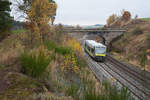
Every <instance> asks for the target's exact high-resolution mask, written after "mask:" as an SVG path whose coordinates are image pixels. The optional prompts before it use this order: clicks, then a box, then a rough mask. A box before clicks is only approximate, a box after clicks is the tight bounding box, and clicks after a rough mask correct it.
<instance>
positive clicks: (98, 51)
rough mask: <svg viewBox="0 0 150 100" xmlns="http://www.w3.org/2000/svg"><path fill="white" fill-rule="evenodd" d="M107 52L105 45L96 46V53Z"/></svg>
mask: <svg viewBox="0 0 150 100" xmlns="http://www.w3.org/2000/svg"><path fill="white" fill-rule="evenodd" d="M105 52H106V48H105V47H96V48H95V53H97V54H104V53H105Z"/></svg>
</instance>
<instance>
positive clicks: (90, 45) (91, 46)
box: [84, 40, 107, 62]
mask: <svg viewBox="0 0 150 100" xmlns="http://www.w3.org/2000/svg"><path fill="white" fill-rule="evenodd" d="M106 50H107V47H106V46H105V45H103V44H102V43H98V42H96V41H94V40H85V42H84V51H85V52H86V53H87V54H88V55H89V56H91V57H92V58H93V59H94V60H95V61H98V62H104V61H105V59H106Z"/></svg>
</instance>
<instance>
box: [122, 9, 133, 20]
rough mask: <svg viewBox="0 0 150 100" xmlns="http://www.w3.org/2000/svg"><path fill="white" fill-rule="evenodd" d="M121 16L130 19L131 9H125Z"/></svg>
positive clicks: (123, 18)
mask: <svg viewBox="0 0 150 100" xmlns="http://www.w3.org/2000/svg"><path fill="white" fill-rule="evenodd" d="M121 18H122V20H130V19H131V13H130V12H129V11H123V12H122V17H121Z"/></svg>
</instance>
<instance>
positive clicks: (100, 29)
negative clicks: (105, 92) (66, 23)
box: [65, 28, 127, 33]
mask: <svg viewBox="0 0 150 100" xmlns="http://www.w3.org/2000/svg"><path fill="white" fill-rule="evenodd" d="M65 31H66V32H88V33H89V32H90V33H110V32H121V33H124V32H126V31H127V29H122V28H120V29H113V28H106V29H102V28H99V29H98V28H97V29H82V28H81V29H76V28H72V29H67V28H66V29H65Z"/></svg>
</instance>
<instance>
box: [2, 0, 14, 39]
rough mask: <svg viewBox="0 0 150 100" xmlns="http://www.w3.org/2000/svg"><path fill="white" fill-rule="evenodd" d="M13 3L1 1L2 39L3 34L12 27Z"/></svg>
mask: <svg viewBox="0 0 150 100" xmlns="http://www.w3.org/2000/svg"><path fill="white" fill-rule="evenodd" d="M10 5H11V3H10V2H9V1H7V0H0V37H1V33H3V32H4V33H5V32H6V31H8V30H9V28H10V27H11V25H12V17H11V16H10V13H9V12H10Z"/></svg>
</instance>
